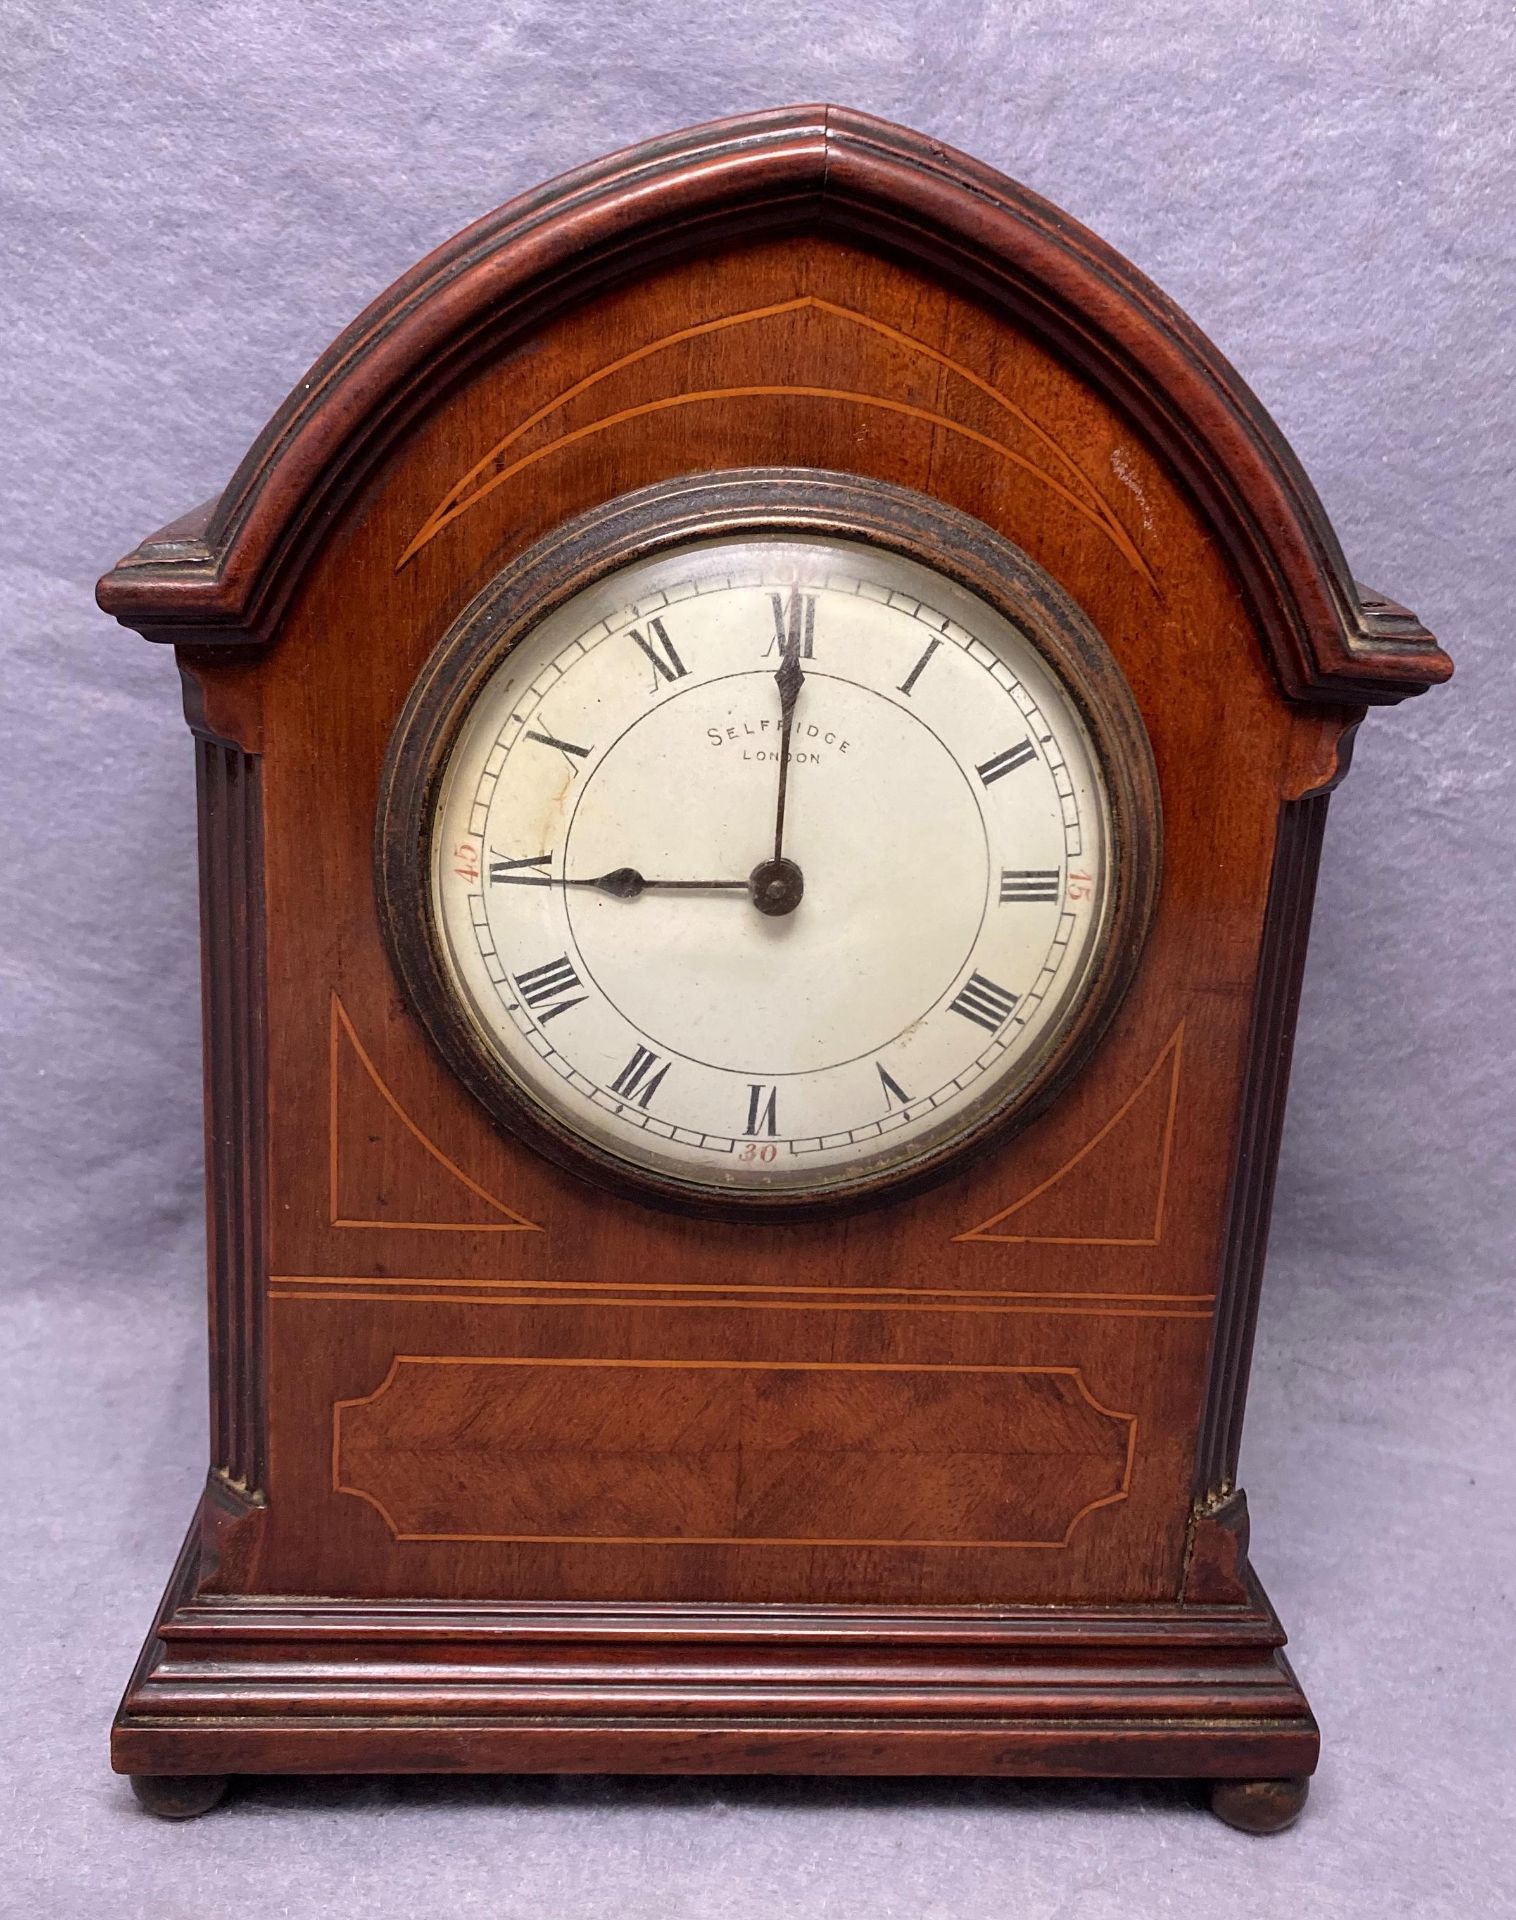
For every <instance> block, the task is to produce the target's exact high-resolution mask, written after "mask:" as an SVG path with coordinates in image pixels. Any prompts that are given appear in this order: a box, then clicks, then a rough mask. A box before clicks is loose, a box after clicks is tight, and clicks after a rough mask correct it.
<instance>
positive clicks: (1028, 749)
mask: <svg viewBox="0 0 1516 1920" xmlns="http://www.w3.org/2000/svg"><path fill="white" fill-rule="evenodd" d="M1036 758H1037V749H1036V748H1035V747H1034V746H1033V745H1032V743H1031V741H1030V740H1018V741H1017V743H1016V745H1015V746H1014V747H1007V748H1006V750H1005V752H1004V753H997V754H996V755H995V757H994V759H993V760H986V761H985V763H984V765H983V766H982V767H975V769H974V771H975V773H977V774H978V775H979V778H980V779H981V780H982V781H983V782H984V784H985V785H986V786H987V787H989V786H993V785H994V783H995V782H996V781H997V780H998V779H999V778H1000V777H1001V775H1002V774H1007V773H1014V772H1015V771H1016V769H1017V767H1024V766H1025V765H1026V763H1027V761H1028V760H1035V759H1036Z"/></svg>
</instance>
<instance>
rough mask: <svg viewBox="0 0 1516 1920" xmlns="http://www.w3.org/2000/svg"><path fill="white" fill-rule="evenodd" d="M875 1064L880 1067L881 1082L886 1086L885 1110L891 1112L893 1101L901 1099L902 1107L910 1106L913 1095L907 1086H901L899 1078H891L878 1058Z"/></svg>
mask: <svg viewBox="0 0 1516 1920" xmlns="http://www.w3.org/2000/svg"><path fill="white" fill-rule="evenodd" d="M874 1065H875V1066H876V1067H878V1068H879V1084H880V1085H881V1086H882V1087H883V1088H884V1110H885V1112H886V1113H888V1112H889V1110H890V1105H891V1103H892V1102H893V1101H899V1103H900V1105H901V1106H902V1107H908V1106H909V1105H910V1104H911V1096H910V1095H909V1094H908V1093H907V1092H906V1090H905V1088H904V1087H902V1086H901V1084H900V1082H899V1081H898V1080H892V1079H891V1078H890V1076H889V1075H888V1074H887V1073H886V1072H885V1070H884V1068H883V1066H881V1065H880V1063H879V1061H877V1060H876V1061H875V1062H874Z"/></svg>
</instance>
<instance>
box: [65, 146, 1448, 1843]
mask: <svg viewBox="0 0 1516 1920" xmlns="http://www.w3.org/2000/svg"><path fill="white" fill-rule="evenodd" d="M99 597H100V602H101V605H102V606H103V607H105V608H106V610H107V611H109V612H110V613H113V614H114V615H115V616H116V617H117V618H118V619H119V620H121V621H122V622H123V623H124V624H126V625H127V626H130V627H133V628H135V629H137V631H139V632H140V633H142V634H144V635H146V636H147V637H148V638H149V639H152V640H157V641H167V642H170V643H172V644H173V646H174V648H175V651H176V654H177V657H178V661H179V664H180V667H181V670H182V674H183V681H184V688H185V702H186V710H187V714H188V718H189V722H190V726H191V728H192V729H193V733H194V738H195V750H196V754H197V757H198V768H199V794H200V857H201V887H202V902H203V942H204V1012H205V1036H206V1113H207V1122H206V1143H207V1182H208V1189H209V1223H210V1227H209V1247H210V1258H209V1265H210V1322H211V1356H212V1362H211V1388H212V1390H211V1407H212V1415H211V1424H212V1441H213V1445H212V1467H211V1472H210V1476H209V1480H208V1483H207V1487H206V1491H205V1495H204V1498H203V1500H202V1502H201V1504H200V1507H199V1510H198V1512H197V1514H196V1515H195V1518H194V1521H193V1524H192V1526H191V1529H190V1533H189V1538H188V1540H187V1542H186V1544H185V1547H184V1551H183V1553H182V1555H181V1557H180V1560H179V1563H178V1566H177V1568H176V1569H175V1572H174V1574H173V1578H172V1581H171V1583H170V1586H169V1590H168V1593H167V1596H166V1598H165V1600H164V1603H163V1608H162V1611H161V1613H160V1615H159V1617H158V1619H157V1621H156V1623H155V1625H154V1627H153V1629H152V1632H151V1634H150V1636H149V1639H148V1643H147V1646H146V1649H145V1651H144V1654H143V1657H142V1660H141V1663H140V1664H139V1666H138V1669H137V1671H136V1673H135V1674H134V1676H133V1678H132V1680H131V1683H130V1686H129V1688H128V1690H127V1694H126V1698H125V1700H124V1702H123V1704H122V1707H121V1711H120V1715H119V1717H118V1720H117V1723H116V1731H115V1742H114V1760H115V1764H116V1766H117V1767H118V1768H119V1769H120V1770H122V1771H124V1772H127V1773H129V1774H131V1775H132V1776H133V1779H134V1783H135V1784H136V1786H137V1789H138V1792H139V1795H140V1796H141V1797H142V1799H143V1800H144V1802H145V1803H146V1804H147V1805H149V1806H151V1807H153V1808H154V1809H156V1810H157V1811H160V1812H167V1813H188V1812H193V1811H198V1810H201V1809H203V1808H204V1807H206V1806H208V1805H210V1804H212V1803H213V1802H214V1800H215V1799H216V1798H217V1797H218V1795H219V1792H220V1789H221V1786H222V1785H223V1784H224V1780H225V1777H226V1776H227V1775H230V1774H235V1773H259V1772H286V1773H300V1772H337V1771H341V1772H352V1771H383V1772H394V1771H412V1770H431V1771H512V1772H525V1771H586V1770H593V1771H617V1772H636V1771H650V1772H682V1771H722V1772H730V1771H756V1772H764V1771H770V1772H821V1773H825V1772H845V1773H848V1772H850V1773H906V1774H911V1773H915V1774H921V1773H995V1774H1043V1775H1048V1774H1061V1775H1079V1774H1118V1775H1119V1774H1127V1775H1147V1776H1159V1775H1181V1776H1195V1777H1199V1778H1201V1779H1204V1780H1207V1781H1209V1782H1211V1783H1212V1800H1213V1805H1214V1806H1215V1807H1216V1809H1217V1811H1218V1812H1220V1813H1221V1814H1222V1815H1223V1817H1225V1818H1227V1819H1229V1820H1232V1821H1233V1822H1234V1823H1236V1824H1239V1825H1243V1826H1248V1827H1251V1828H1254V1829H1255V1830H1262V1829H1265V1828H1269V1827H1276V1826H1280V1825H1283V1824H1286V1823H1287V1821H1288V1820H1289V1819H1290V1818H1292V1817H1293V1815H1294V1813H1295V1812H1296V1811H1298V1809H1299V1806H1300V1805H1301V1803H1302V1801H1303V1799H1304V1795H1305V1783H1306V1779H1307V1777H1308V1776H1309V1774H1310V1773H1311V1771H1312V1769H1313V1767H1314V1765H1315V1761H1316V1751H1317V1735H1316V1728H1315V1724H1314V1722H1313V1720H1312V1718H1311V1714H1310V1711H1309V1709H1308V1707H1307V1705H1306V1702H1305V1699H1304V1697H1303V1695H1302V1693H1301V1690H1300V1687H1299V1686H1298V1684H1297V1682H1296V1680H1295V1678H1294V1676H1293V1674H1292V1673H1291V1671H1290V1668H1289V1666H1288V1664H1287V1663H1286V1661H1285V1658H1284V1655H1283V1653H1282V1651H1281V1649H1282V1646H1283V1641H1284V1635H1283V1633H1282V1631H1281V1629H1280V1626H1279V1623H1278V1620H1277V1619H1276V1617H1275V1615H1274V1613H1273V1612H1272V1610H1271V1608H1270V1606H1269V1603H1268V1601H1267V1600H1266V1598H1265V1597H1264V1594H1263V1591H1262V1588H1261V1587H1260V1586H1259V1584H1258V1581H1257V1579H1256V1578H1255V1576H1254V1574H1253V1572H1252V1570H1251V1568H1250V1565H1249V1561H1248V1553H1247V1523H1246V1510H1245V1506H1244V1502H1243V1495H1242V1493H1241V1491H1240V1490H1239V1488H1238V1487H1237V1485H1236V1478H1235V1473H1236V1461H1237V1448H1238V1433H1239V1427H1240V1422H1241V1416H1242V1406H1243V1397H1244V1388H1245V1382H1246V1376H1247V1370H1248V1361H1249V1355H1250V1348H1251V1343H1252V1330H1253V1324H1254V1315H1255V1308H1256V1301H1257V1294H1258V1287H1259V1280H1260V1274H1261V1269H1262V1264H1263V1254H1264V1246H1265V1239H1266V1230H1267V1220H1268V1212H1269V1204H1270V1198H1271V1188H1272V1182H1273V1175H1274V1166H1275V1160H1276V1156H1277V1150H1278V1142H1279V1129H1280V1123H1281V1117H1282V1112H1283V1102H1284V1093H1285V1082H1286V1076H1287V1071H1288V1063H1289V1055H1290V1047H1291V1040H1292V1032H1293V1026H1294V1020H1295V1009H1296V1001H1297V996H1298V991H1299V984H1300V974H1301V966H1302V961H1303V955H1304V950H1305V936H1306V928H1307V923H1308V920H1309V915H1310V907H1311V898H1312V893H1313V889H1314V885H1315V875H1316V860H1317V851H1318V847H1319V844H1320V839H1321V831H1322V826H1323V822H1324V819H1325V814H1326V806H1327V794H1328V792H1329V790H1330V788H1331V787H1332V785H1333V784H1334V782H1335V781H1336V780H1337V779H1338V778H1339V776H1340V775H1341V773H1342V772H1343V770H1344V768H1345V766H1346V759H1347V747H1348V743H1349V741H1350V739H1351V736H1352V732H1353V729H1354V727H1355V726H1356V724H1357V723H1358V721H1359V720H1360V718H1361V717H1362V714H1363V710H1364V708H1365V707H1366V706H1367V705H1370V704H1378V703H1384V702H1390V701H1395V700H1398V699H1400V698H1402V697H1404V696H1405V695H1408V694H1412V693H1417V692H1419V691H1421V690H1422V689H1423V688H1424V687H1426V686H1428V685H1431V684H1432V683H1434V682H1436V681H1439V680H1441V679H1443V678H1444V677H1445V676H1446V675H1447V673H1448V672H1449V670H1450V669H1449V664H1448V661H1447V659H1446V657H1445V655H1444V654H1443V653H1442V652H1441V651H1440V650H1439V648H1438V647H1437V645H1436V643H1435V642H1434V640H1433V639H1432V637H1431V636H1430V635H1429V634H1428V633H1426V632H1425V631H1424V629H1423V628H1422V627H1421V626H1420V625H1418V623H1417V622H1416V620H1415V619H1414V618H1413V616H1412V615H1411V614H1409V613H1407V612H1406V611H1405V609H1404V608H1402V607H1399V606H1396V605H1394V604H1393V603H1392V602H1390V601H1387V600H1384V599H1382V598H1380V597H1379V596H1377V595H1374V594H1370V593H1368V592H1367V591H1366V590H1365V589H1363V588H1361V587H1359V586H1356V585H1355V584H1354V582H1353V580H1352V578H1351V576H1350V575H1349V574H1348V572H1347V569H1346V567H1345V565H1344V562H1343V560H1342V557H1341V554H1340V552H1339V550H1338V547H1337V544H1336V542H1335V540H1334V539H1333V536H1332V533H1331V531H1330V529H1329V527H1328V525H1327V523H1326V520H1325V518H1324V516H1323V514H1322V511H1321V508H1320V506H1319V503H1318V502H1317V500H1316V497H1315V495H1314V494H1313V493H1312V491H1311V489H1310V486H1309V484H1308V482H1307V481H1306V479H1305V477H1304V475H1303V474H1302V473H1301V471H1300V469H1299V467H1298V466H1297V464H1296V463H1295V461H1294V459H1293V458H1292V457H1291V455H1290V453H1289V451H1288V449H1287V448H1286V447H1285V446H1284V444H1283V442H1282V441H1281V439H1280V437H1279V435H1278V433H1277V432H1276V431H1275V429H1274V428H1273V426H1272V425H1271V423H1270V422H1269V420H1268V419H1267V418H1266V416H1265V415H1264V413H1263V411H1262V409H1261V408H1260V407H1259V405H1258V403H1257V401H1256V400H1255V399H1254V398H1253V397H1252V395H1251V394H1250V393H1249V392H1248V391H1247V389H1246V388H1245V387H1244V386H1243V385H1242V383H1241V382H1240V381H1239V379H1238V378H1237V376H1236V374H1235V373H1234V372H1233V371H1232V370H1231V369H1230V368H1229V367H1228V366H1227V365H1226V363H1225V362H1224V361H1223V360H1222V359H1221V357H1220V356H1219V355H1218V354H1217V353H1216V351H1215V350H1214V349H1213V348H1212V347H1211V346H1210V345H1209V344H1208V343H1207V342H1206V341H1205V340H1204V339H1203V338H1202V337H1201V336H1200V335H1199V333H1198V332H1197V331H1196V330H1195V328H1193V327H1192V326H1191V325H1190V324H1189V323H1188V322H1187V321H1186V320H1185V319H1184V318H1183V317H1182V316H1181V315H1180V314H1179V313H1177V312H1176V310H1175V309H1174V308H1173V307H1172V306H1171V305H1170V304H1169V303H1168V302H1167V301H1165V300H1164V299H1163V298H1162V296H1161V295H1160V294H1158V293H1157V291H1156V290H1155V289H1154V288H1153V287H1152V286H1150V285H1149V284H1148V283H1147V282H1146V281H1145V280H1143V279H1142V278H1141V277H1140V276H1139V275H1138V274H1137V273H1136V272H1135V271H1134V270H1133V269H1132V268H1131V267H1130V266H1128V265H1127V264H1126V263H1125V262H1124V261H1122V260H1121V259H1119V258H1118V257H1117V256H1116V255H1115V254H1114V253H1112V252H1111V251H1110V249H1108V248H1106V247H1105V246H1103V245H1102V244H1101V243H1100V242H1099V241H1098V240H1096V239H1094V238H1093V237H1092V236H1091V235H1090V234H1088V233H1086V232H1084V231H1083V230H1082V229H1081V228H1079V227H1078V226H1076V225H1075V224H1074V223H1073V222H1072V221H1070V220H1068V219H1067V218H1065V217H1064V216H1063V215H1061V214H1059V213H1058V212H1056V211H1055V210H1054V209H1053V208H1051V207H1049V206H1048V205H1046V204H1045V203H1044V202H1042V201H1040V200H1038V199H1037V198H1035V197H1034V196H1033V195H1031V194H1029V193H1027V192H1025V191H1024V190H1023V189H1021V188H1020V187H1017V186H1015V185H1013V184H1012V183H1011V182H1009V181H1007V180H1005V179H1003V178H1001V177H1000V176H999V175H997V174H993V173H991V172H989V171H987V170H986V169H984V168H982V167H980V166H978V165H976V164H975V163H974V162H972V161H970V160H968V159H966V158H964V157H963V156H961V155H958V154H954V153H951V152H947V151H945V150H944V149H943V148H942V147H940V146H938V145H937V144H935V143H934V142H930V141H927V140H924V139H922V138H920V137H918V136H916V135H914V134H910V133H906V132H903V131H902V130H900V129H898V128H895V127H891V126H887V125H885V124H883V123H882V122H879V121H876V120H871V119H868V118H865V117H864V116H862V115H858V114H853V113H847V112H842V111H839V110H837V109H834V108H800V109H791V110H784V111H779V112H773V113H766V114H760V115H756V116H754V117H752V118H748V119H743V120H737V121H728V122H723V123H721V124H718V125H716V126H712V127H706V128H702V129H698V130H696V131H694V132H692V133H687V134H683V135H679V136H676V137H674V138H671V139H667V140H661V141H657V142H654V143H652V144H650V145H647V146H644V147H640V148H637V149H635V150H633V151H631V152H629V153H625V154H621V155H619V156H617V157H615V158H613V159H611V160H609V161H605V162H602V163H601V164H599V165H596V166H593V167H589V168H587V169H585V170H583V171H581V172H579V173H576V174H572V175H569V176H568V177H566V178H565V179H562V180H559V181H557V182H555V183H553V184H552V185H551V186H548V187H546V188H544V189H542V190H541V191H540V192H537V193H535V194H531V195H529V196H527V197H526V198H525V199H523V200H520V201H517V202H514V203H513V204H511V205H509V206H507V207H505V208H504V209H502V210H501V211H500V212H499V213H497V214H494V215H492V216H490V217H489V218H488V219H485V220H483V221H481V222H480V223H479V224H478V225H476V226H474V227H471V228H470V229H468V230H467V231H466V232H465V233H463V234H461V235H459V237H458V238H457V239H456V240H454V241H452V242H450V243H449V244H448V245H447V246H445V247H443V248H441V249H440V250H439V251H438V252H437V253H435V254H433V255H431V256H430V258H428V259H427V260H425V261H423V262H422V263H421V264H420V265H419V266H418V267H416V268H415V269H414V270H413V271H412V272H411V273H409V274H407V275H406V276H405V278H404V279H402V280H401V281H399V282H398V283H397V284H396V285H395V286H394V287H393V288H392V289H391V290H390V291H389V292H388V293H387V294H385V295H384V296H383V298H382V299H380V300H379V301H378V302H377V303H376V304H375V305H374V306H373V307H371V308H370V309H369V311H368V312H367V313H365V314H364V315H363V316H362V317H361V318H360V319H359V320H358V321H356V322H355V323H354V325H353V326H352V327H350V328H349V329H348V331H347V332H346V333H344V334H343V336H342V337H341V338H340V339H339V340H338V341H337V342H336V344H335V345H334V346H333V347H332V348H331V350H330V351H329V352H328V353H327V354H326V355H324V356H323V358H322V359H321V360H319V361H318V362H317V364H316V366H315V367H314V368H313V369H312V370H311V372H310V374H309V375H308V376H307V377H306V378H305V379H304V380H302V381H301V382H300V384H299V386H298V387H297V388H296V389H295V391H294V393H293V394H292V396H291V397H290V399H289V400H288V401H287V402H286V403H285V405H284V406H283V407H282V408H281V409H280V411H279V412H278V413H277V414H276V415H275V417H274V419H273V420H272V422H271V423H270V424H269V426H268V428H267V429H266V430H265V431H264V433H263V434H262V436H261V437H260V438H259V440H258V441H257V443H256V445H255V446H254V447H253V449H252V451H251V452H250V453H249V455H248V457H247V459H246V461H245V462H244V463H243V465H242V467H241V469H240V470H239V471H238V473H237V474H236V476H235V477H234V479H233V480H232V482H231V484H230V485H229V486H228V487H227V489H226V491H225V492H224V493H223V494H222V495H221V496H220V497H219V499H217V500H215V501H213V502H211V503H209V504H208V505H207V506H206V507H203V508H202V509H200V510H199V511H198V512H197V513H194V514H191V515H189V516H187V517H186V518H185V519H184V520H182V521H179V522H177V523H175V524H174V525H173V526H170V527H167V528H165V529H164V530H163V531H162V532H161V533H158V534H155V535H154V536H153V537H152V538H151V539H150V540H148V541H147V542H146V543H145V544H144V545H142V546H141V547H139V548H138V549H137V550H136V551H135V552H134V553H132V554H130V555H129V556H128V557H127V558H126V559H125V560H123V561H122V562H121V563H120V565H119V566H117V567H116V568H115V569H114V570H113V571H112V572H111V573H109V574H107V575H106V577H105V579H104V580H103V581H102V582H101V583H100V589H99Z"/></svg>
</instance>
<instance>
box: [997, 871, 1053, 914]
mask: <svg viewBox="0 0 1516 1920" xmlns="http://www.w3.org/2000/svg"><path fill="white" fill-rule="evenodd" d="M1057 898H1058V869H1057V868H1056V867H1052V868H1048V869H1043V868H1032V869H1029V870H1028V871H1026V872H1015V871H1013V870H1012V869H1011V868H1010V867H1007V868H1006V869H1005V870H1004V872H1003V873H1002V874H1001V876H1000V904H1001V906H1005V905H1006V903H1007V902H1008V901H1012V900H1056V899H1057Z"/></svg>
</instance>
